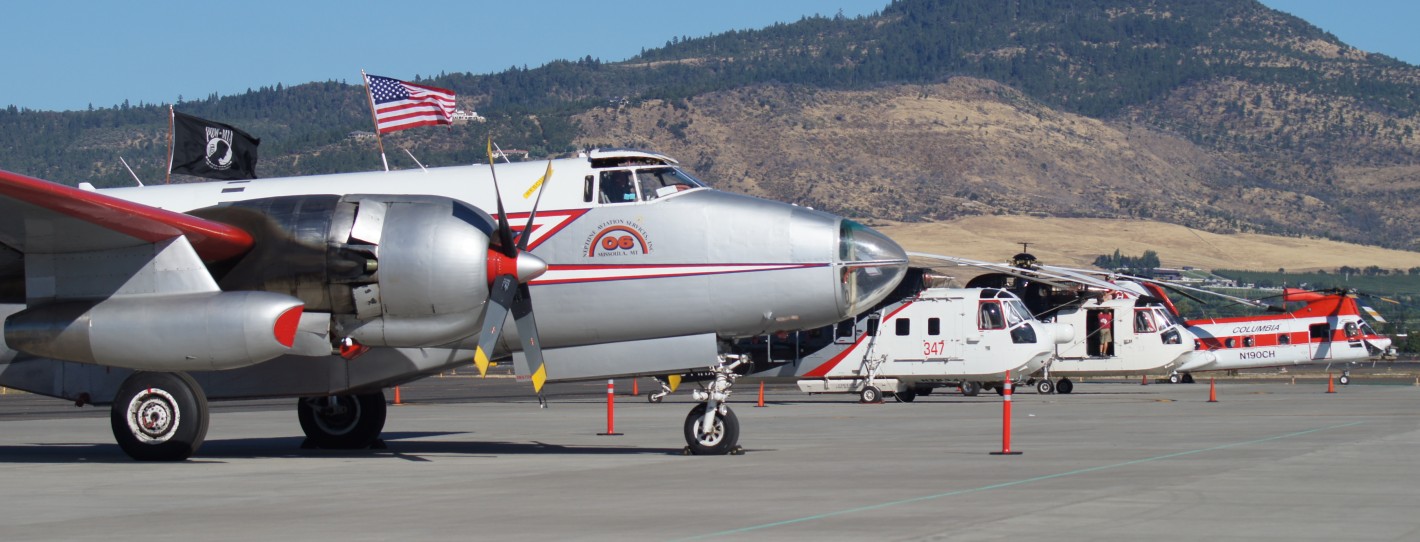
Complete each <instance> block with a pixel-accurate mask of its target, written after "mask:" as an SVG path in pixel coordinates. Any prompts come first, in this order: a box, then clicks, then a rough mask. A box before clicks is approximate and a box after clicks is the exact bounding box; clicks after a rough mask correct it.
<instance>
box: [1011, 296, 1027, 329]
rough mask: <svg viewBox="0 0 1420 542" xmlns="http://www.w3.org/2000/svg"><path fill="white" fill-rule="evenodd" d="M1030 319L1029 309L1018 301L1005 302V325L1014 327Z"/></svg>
mask: <svg viewBox="0 0 1420 542" xmlns="http://www.w3.org/2000/svg"><path fill="white" fill-rule="evenodd" d="M1027 318H1030V309H1027V308H1026V304H1025V303H1022V302H1021V300H1019V299H1011V300H1007V301H1006V325H1010V326H1014V325H1016V324H1019V323H1021V322H1024V321H1026V319H1027Z"/></svg>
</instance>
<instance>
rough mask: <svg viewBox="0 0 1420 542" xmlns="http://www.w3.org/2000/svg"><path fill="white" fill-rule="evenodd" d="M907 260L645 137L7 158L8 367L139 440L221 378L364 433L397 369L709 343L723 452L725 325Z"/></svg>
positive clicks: (408, 374) (803, 319)
mask: <svg viewBox="0 0 1420 542" xmlns="http://www.w3.org/2000/svg"><path fill="white" fill-rule="evenodd" d="M489 154H490V157H491V155H492V151H491V143H490V149H489ZM490 162H491V160H490ZM499 178H502V179H503V180H504V182H506V183H508V184H507V185H505V187H509V185H511V187H512V188H513V190H510V191H509V192H506V193H504V194H512V197H510V198H507V199H506V201H505V198H504V197H503V196H502V195H500V192H499V189H498V186H499V185H498V179H499ZM493 210H496V211H497V216H496V218H495V217H494V216H492V215H491V214H490V212H488V211H493ZM515 221H516V222H522V223H523V224H525V225H524V226H523V227H522V228H515V227H513V226H512V225H511V224H512V223H514V222H515ZM906 269H907V257H906V255H905V254H904V252H903V250H902V248H901V247H899V246H898V245H897V244H896V243H893V242H892V241H891V240H890V239H888V238H887V237H886V236H883V235H882V234H879V233H877V232H875V231H873V230H871V229H869V228H867V227H864V226H861V225H859V224H857V223H855V222H853V221H850V220H846V219H843V218H840V217H837V216H834V215H831V214H828V213H824V212H820V211H815V210H812V209H808V208H804V207H798V206H794V205H789V204H785V203H779V202H773V201H767V200H763V199H758V198H753V197H749V196H743V195H737V194H731V193H727V192H721V191H718V190H714V189H711V188H709V187H708V186H706V185H705V184H704V183H702V182H701V181H699V180H697V179H695V178H694V177H692V176H690V175H689V174H687V173H686V172H684V171H683V170H681V169H680V168H679V167H678V165H677V163H676V161H675V160H672V159H670V158H668V157H666V156H663V155H659V154H655V153H648V152H641V151H629V150H597V151H591V152H588V153H585V154H582V155H580V156H578V157H575V158H566V159H560V160H550V161H549V162H548V163H547V164H546V166H544V165H543V164H541V163H518V164H506V165H499V166H496V167H495V166H493V165H492V164H490V165H489V166H487V167H484V166H463V167H448V168H429V169H427V170H424V169H422V168H421V169H420V170H407V171H393V172H367V173H349V174H336V175H320V176H311V177H299V178H285V179H261V180H249V181H247V180H243V181H220V182H202V183H192V184H175V185H158V186H151V185H150V186H140V187H131V188H118V189H109V190H92V189H84V188H73V187H69V186H63V185H59V184H55V183H51V182H47V181H43V180H39V179H35V178H31V177H27V176H24V175H20V174H16V173H10V172H4V171H0V316H3V317H4V333H3V339H4V344H3V345H0V385H3V386H8V387H13V388H18V389H22V390H27V391H31V392H34V393H38V394H42V395H48V396H52V397H57V398H63V399H67V400H70V401H74V402H76V403H80V404H84V403H93V404H109V405H111V409H110V420H111V425H112V430H113V434H114V437H115V438H116V439H117V441H118V443H119V444H120V446H121V447H122V449H123V450H124V452H126V453H127V454H128V455H130V456H132V457H134V458H136V459H145V460H182V459H185V458H187V457H189V456H190V455H191V454H192V453H193V452H195V451H196V450H197V449H198V447H200V446H201V444H202V442H203V440H204V439H205V437H206V433H207V426H208V407H207V401H208V400H209V399H213V400H221V399H246V398H261V397H268V398H269V397H290V398H292V399H293V403H294V404H293V406H294V407H295V410H296V414H297V417H298V418H299V420H300V421H301V427H302V430H303V431H304V432H305V433H306V436H307V439H308V442H311V443H313V444H315V445H317V446H320V447H334V448H358V447H364V446H367V445H369V444H370V443H372V442H374V441H375V440H376V439H377V438H378V436H379V434H380V432H381V431H382V430H383V427H384V422H385V400H384V395H383V389H384V388H387V387H392V386H395V385H398V384H401V383H405V382H409V381H412V380H416V379H419V378H424V377H426V376H431V375H435V374H438V373H440V372H442V371H445V370H448V369H449V368H453V367H458V366H461V365H466V364H469V363H474V364H476V365H477V366H478V367H479V369H480V371H483V370H485V368H486V367H487V365H488V362H489V360H490V359H493V358H499V357H506V356H509V355H511V356H512V358H513V360H514V362H515V363H514V365H515V367H517V369H518V373H519V375H521V376H523V377H526V378H528V379H530V380H531V381H532V382H533V385H534V388H535V389H540V388H541V386H542V385H543V384H544V383H545V382H555V381H559V380H578V379H591V378H611V377H627V376H635V375H646V374H671V373H679V372H689V371H693V370H697V369H699V370H705V368H706V367H707V366H708V367H709V368H710V371H711V372H713V373H715V374H716V375H717V379H716V384H715V385H714V386H713V387H712V388H711V389H710V391H709V392H707V393H706V394H704V395H703V397H701V399H700V400H701V401H703V402H702V403H701V404H698V405H697V406H695V407H694V408H693V409H692V410H691V412H690V414H689V415H687V417H686V420H685V424H684V434H685V438H686V443H687V445H688V449H689V450H690V451H691V452H693V453H702V454H724V453H729V452H732V451H733V450H734V449H735V448H737V445H736V442H737V441H738V438H739V424H738V421H737V420H736V418H735V416H734V413H733V412H732V411H731V410H730V409H729V407H728V405H727V404H726V403H725V401H726V400H727V399H728V397H729V393H730V390H729V386H730V384H731V381H732V378H730V377H728V375H729V374H732V370H733V366H734V365H735V364H737V363H738V362H736V361H732V360H729V359H728V358H726V357H725V356H723V355H722V354H721V351H722V350H721V348H720V347H721V345H722V344H723V343H728V342H731V341H733V340H734V339H736V338H739V337H751V336H758V335H764V334H767V333H775V332H779V331H794V330H801V329H812V328H816V327H820V326H825V325H830V324H833V323H835V322H838V321H840V320H843V319H844V318H847V317H850V316H852V315H855V314H858V313H860V312H862V311H865V310H868V309H869V308H871V307H873V306H874V305H876V304H877V303H879V302H880V301H881V300H882V299H884V298H885V297H886V296H887V294H888V293H889V292H890V291H892V290H893V288H894V287H895V286H896V285H897V283H898V281H900V280H901V279H902V277H903V275H904V273H905V272H906ZM509 313H511V314H512V316H513V320H514V324H515V325H514V326H509V327H505V326H504V325H503V323H504V321H505V319H506V317H507V315H508V314H509ZM534 314H536V315H537V316H536V319H535V320H534V316H533V315H534Z"/></svg>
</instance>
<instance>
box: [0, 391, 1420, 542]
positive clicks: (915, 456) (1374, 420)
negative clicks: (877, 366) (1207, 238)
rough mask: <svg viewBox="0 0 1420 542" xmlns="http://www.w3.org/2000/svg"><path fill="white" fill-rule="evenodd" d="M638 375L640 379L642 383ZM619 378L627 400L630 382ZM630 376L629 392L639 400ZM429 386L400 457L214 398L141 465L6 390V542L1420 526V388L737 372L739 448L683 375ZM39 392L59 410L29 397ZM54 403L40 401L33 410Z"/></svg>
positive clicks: (1258, 534)
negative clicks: (703, 430) (192, 435)
mask: <svg viewBox="0 0 1420 542" xmlns="http://www.w3.org/2000/svg"><path fill="white" fill-rule="evenodd" d="M647 382H648V381H645V380H643V381H642V383H643V384H645V383H647ZM619 384H620V391H621V392H622V393H625V392H627V391H629V388H630V386H629V384H628V383H627V382H620V383H619ZM648 388H649V386H645V385H643V386H641V391H642V392H645V391H649V390H648ZM519 390H520V388H518V387H517V385H516V384H515V383H513V382H512V381H511V380H509V379H501V380H500V379H488V380H476V379H470V378H462V377H460V378H440V379H427V380H424V381H421V382H417V383H414V384H412V385H409V386H405V387H403V388H402V394H401V395H402V399H403V400H404V402H405V403H406V404H404V405H402V406H397V407H391V409H390V415H389V421H388V423H387V425H386V432H385V440H386V442H387V445H388V448H387V449H384V450H366V451H353V452H333V451H321V450H302V449H300V448H299V445H300V442H301V440H302V437H301V430H300V427H299V425H298V424H297V422H296V416H295V412H294V408H293V404H292V403H293V402H292V401H290V400H282V401H258V402H249V403H231V404H221V403H219V404H216V405H214V412H213V416H212V424H211V430H210V433H209V435H208V440H207V443H206V444H205V445H204V447H203V448H202V449H201V450H200V451H199V452H198V454H197V456H196V457H195V458H194V459H192V460H190V461H186V462H182V463H170V464H152V463H138V462H133V461H131V460H129V459H128V458H127V457H126V456H125V455H123V453H122V452H121V451H120V450H119V449H118V447H117V445H115V444H113V441H112V436H111V435H110V432H109V424H108V416H107V412H108V411H107V408H94V407H86V408H81V409H75V408H74V407H72V406H65V404H64V403H63V402H60V401H57V400H52V399H43V398H37V397H35V396H32V395H23V394H21V395H16V394H14V393H13V392H11V394H10V395H5V396H0V483H3V484H4V486H5V490H4V492H3V493H0V540H6V541H17V540H115V539H127V538H134V539H141V540H259V539H266V540H298V539H316V540H342V541H346V540H452V539H461V540H466V539H474V540H494V539H502V538H505V537H507V538H513V539H518V540H811V539H812V540H922V541H928V540H1012V539H1014V540H1022V539H1026V540H1029V539H1034V540H1040V539H1050V540H1143V539H1148V540H1189V541H1192V540H1204V539H1219V540H1267V541H1271V540H1417V539H1420V514H1417V513H1416V512H1415V510H1416V507H1417V495H1420V490H1417V487H1420V463H1417V460H1416V456H1417V453H1420V414H1417V409H1420V387H1417V386H1415V385H1414V384H1413V383H1412V381H1411V380H1409V379H1400V378H1391V379H1375V380H1370V381H1368V380H1366V379H1364V378H1357V379H1356V381H1354V382H1353V383H1352V384H1351V385H1349V386H1337V393H1334V394H1327V393H1325V390H1326V382H1325V380H1324V379H1321V378H1312V379H1300V380H1298V382H1297V383H1296V384H1291V383H1289V381H1287V380H1278V379H1274V380H1266V381H1231V380H1230V381H1226V382H1224V381H1220V382H1219V383H1218V386H1217V392H1218V398H1219V402H1217V403H1208V402H1207V399H1208V384H1207V382H1206V381H1203V382H1202V383H1200V384H1192V385H1166V384H1153V385H1148V386H1141V385H1139V383H1138V382H1124V381H1114V382H1093V381H1092V382H1086V383H1082V384H1078V385H1077V386H1076V388H1075V393H1073V394H1070V395H1053V396H1042V395H1036V394H1035V393H1034V392H1033V391H1027V390H1021V393H1018V394H1016V395H1015V402H1014V403H1013V405H1014V409H1013V410H1014V417H1013V429H1014V431H1013V438H1012V446H1011V447H1012V449H1013V450H1017V451H1021V452H1023V454H1022V455H1018V456H997V455H989V452H992V451H999V450H1000V449H1001V447H1002V438H1001V421H1002V402H1001V399H1000V398H999V397H997V396H995V395H994V394H984V395H981V396H979V397H970V398H969V397H962V396H960V395H958V394H955V393H948V392H943V391H939V392H938V393H935V394H933V395H930V396H925V397H919V398H918V400H917V401H916V402H914V403H893V402H888V403H885V404H880V405H860V404H856V402H855V401H854V400H855V397H851V396H845V395H818V396H807V395H803V394H800V393H798V392H797V391H796V390H793V389H792V388H782V387H771V388H770V390H769V392H768V393H767V396H766V399H767V401H768V407H767V408H755V407H754V406H753V402H754V399H755V392H756V391H757V388H755V387H750V386H743V385H742V386H740V387H739V388H737V393H736V395H735V396H734V403H733V407H734V409H735V412H736V414H737V415H738V417H739V420H740V422H741V425H742V437H741V440H740V442H741V444H742V445H743V446H744V447H745V449H746V453H745V454H744V455H739V456H724V457H687V456H682V455H681V448H682V447H683V446H684V442H683V438H682V435H681V431H682V422H683V420H684V418H685V416H686V413H687V412H688V411H689V409H690V407H691V406H692V404H693V403H692V402H691V401H690V400H689V397H688V394H687V393H686V391H685V390H682V391H681V392H680V393H678V394H676V395H674V396H672V397H670V398H668V399H667V400H666V402H664V403H662V404H650V403H647V402H646V400H645V398H644V397H629V396H627V395H619V396H617V398H616V399H617V403H616V407H617V408H616V418H615V429H616V430H617V431H618V432H621V433H623V434H622V435H621V436H599V435H598V434H597V433H599V432H605V431H606V429H607V427H606V401H605V397H606V394H605V382H599V383H587V384H576V385H567V384H563V385H554V386H552V387H551V390H552V391H553V394H552V404H551V406H550V408H548V409H545V410H544V409H539V408H538V407H537V404H536V401H535V399H533V398H531V397H530V396H528V395H525V394H523V393H522V392H520V391H519ZM41 404H43V405H53V407H45V406H37V405H41ZM49 408H52V409H53V410H46V409H49Z"/></svg>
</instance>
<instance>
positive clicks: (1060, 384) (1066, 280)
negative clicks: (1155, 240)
mask: <svg viewBox="0 0 1420 542" xmlns="http://www.w3.org/2000/svg"><path fill="white" fill-rule="evenodd" d="M908 255H909V256H911V257H918V258H924V259H928V260H936V261H945V262H947V263H950V264H953V265H957V266H972V267H976V268H980V269H985V270H987V271H989V272H988V273H986V274H983V275H980V276H977V277H975V278H973V279H971V280H970V281H968V282H967V287H982V288H988V287H994V288H1003V289H1007V290H1010V291H1011V292H1014V293H1015V294H1016V295H1018V296H1019V297H1020V299H1021V301H1022V302H1023V303H1024V304H1025V305H1026V306H1027V307H1028V308H1029V309H1030V310H1031V312H1032V314H1034V315H1035V316H1036V317H1038V318H1040V319H1041V320H1043V321H1049V322H1055V323H1058V324H1068V325H1070V326H1072V327H1073V328H1074V329H1077V330H1083V333H1081V334H1078V335H1075V336H1074V337H1072V339H1071V340H1069V341H1066V342H1064V343H1061V344H1060V345H1059V346H1058V348H1057V350H1056V352H1055V356H1054V360H1053V361H1052V362H1051V363H1050V364H1048V365H1047V366H1045V367H1043V368H1042V369H1041V370H1040V371H1039V372H1038V373H1036V374H1034V375H1032V376H1033V382H1030V383H1033V384H1034V385H1035V387H1036V391H1038V392H1039V393H1052V392H1054V393H1062V394H1068V393H1071V392H1072V391H1073V390H1074V382H1073V381H1071V380H1070V378H1071V377H1086V376H1141V375H1145V376H1146V375H1153V374H1166V373H1169V372H1171V371H1173V370H1175V369H1176V368H1178V367H1181V366H1184V365H1186V364H1190V363H1204V362H1208V361H1211V360H1212V359H1213V357H1214V356H1213V354H1212V353H1210V352H1206V351H1198V350H1195V349H1194V338H1195V337H1194V335H1193V333H1192V332H1191V331H1189V329H1188V327H1187V326H1186V325H1185V324H1184V322H1183V321H1182V320H1180V319H1179V318H1177V317H1176V313H1175V312H1173V311H1171V310H1170V309H1171V306H1170V305H1169V302H1168V298H1167V297H1166V296H1162V295H1161V292H1159V291H1153V290H1150V289H1149V288H1147V287H1145V286H1143V285H1141V284H1139V283H1135V282H1131V281H1114V282H1110V281H1107V280H1102V279H1098V278H1095V277H1093V276H1091V275H1090V274H1088V273H1087V272H1081V271H1079V270H1071V269H1065V268H1057V267H1052V266H1045V265H1040V264H1039V262H1038V261H1037V260H1036V258H1035V256H1033V255H1031V254H1029V253H1025V252H1022V253H1020V254H1017V255H1016V256H1015V257H1014V258H1013V259H1012V260H1011V262H1010V263H1009V264H996V263H990V262H982V261H976V260H968V259H965V258H957V257H951V256H941V255H935V254H922V253H914V252H909V253H908ZM1052 378H1058V379H1059V380H1057V381H1052V380H1051V379H1052Z"/></svg>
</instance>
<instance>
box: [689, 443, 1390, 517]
mask: <svg viewBox="0 0 1420 542" xmlns="http://www.w3.org/2000/svg"><path fill="white" fill-rule="evenodd" d="M1364 423H1366V422H1361V421H1357V422H1350V423H1343V424H1338V425H1328V426H1326V427H1318V428H1315V429H1308V430H1306V431H1297V432H1295V433H1286V434H1282V435H1274V436H1271V437H1265V438H1260V439H1255V440H1247V441H1243V442H1234V443H1231V444H1219V445H1217V446H1212V447H1209V448H1199V449H1197V450H1188V451H1183V452H1174V453H1171V454H1164V455H1156V456H1154V457H1146V458H1143V459H1135V460H1131V461H1125V462H1123V463H1114V464H1111V465H1101V466H1098V467H1088V468H1083V469H1076V470H1072V471H1067V472H1061V473H1056V474H1046V475H1043V476H1036V477H1034V478H1025V479H1022V480H1015V481H1011V482H1002V483H999V484H991V485H988V486H981V487H974V488H971V489H959V490H956V491H948V492H946V493H938V494H936V495H924V496H921V497H913V498H911V499H903V500H900V501H891V502H885V503H881V504H874V505H869V506H860V507H857V508H849V509H847V510H839V511H836V512H827V513H824V514H815V515H812V516H804V517H801V518H795V519H787V520H784V521H776V522H773V523H762V524H759V525H751V526H749V527H741V528H738V529H731V530H728V531H719V532H714V533H707V534H702V535H697V536H692V537H688V538H679V539H675V540H677V541H688V540H704V539H707V538H716V537H721V536H730V535H737V534H743V533H748V532H752V531H759V530H763V529H770V528H774V527H783V526H785V525H794V524H798V523H807V522H810V521H815V520H820V519H827V518H831V517H835V516H842V515H847V514H856V513H858V512H870V511H873V510H881V509H883V508H890V507H893V506H898V505H903V504H912V503H918V502H923V501H930V500H935V499H941V498H945V497H955V496H958V495H967V494H971V493H980V492H982V491H990V490H993V489H1002V488H1007V487H1012V486H1019V485H1024V484H1030V483H1035V482H1043V481H1046V480H1054V479H1056V478H1064V477H1067V476H1076V475H1080V474H1088V473H1091V472H1099V471H1103V470H1110V469H1117V468H1120V467H1128V466H1131V465H1138V464H1141V463H1149V462H1153V461H1162V460H1164V459H1173V458H1175V457H1183V456H1187V455H1194V454H1201V453H1206V452H1215V451H1218V450H1226V449H1228V448H1237V447H1240V446H1250V445H1253V444H1261V443H1264V442H1272V441H1274V440H1283V439H1289V438H1293V437H1300V436H1303V435H1310V434H1312V433H1319V432H1322V431H1330V430H1332V429H1341V428H1344V427H1353V426H1357V425H1361V424H1364Z"/></svg>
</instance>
